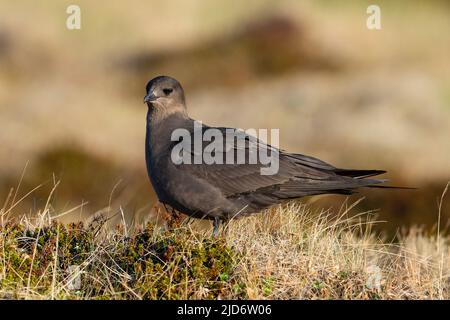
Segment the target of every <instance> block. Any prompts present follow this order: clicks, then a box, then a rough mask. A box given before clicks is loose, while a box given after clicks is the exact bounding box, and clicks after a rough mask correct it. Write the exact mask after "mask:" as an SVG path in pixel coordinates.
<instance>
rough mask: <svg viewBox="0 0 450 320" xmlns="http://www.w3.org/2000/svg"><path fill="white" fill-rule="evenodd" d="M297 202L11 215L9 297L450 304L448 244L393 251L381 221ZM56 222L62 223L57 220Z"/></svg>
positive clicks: (404, 241) (403, 245) (4, 247)
mask: <svg viewBox="0 0 450 320" xmlns="http://www.w3.org/2000/svg"><path fill="white" fill-rule="evenodd" d="M355 206H356V203H355V204H353V205H351V206H347V205H346V204H345V203H344V205H343V206H342V208H341V209H340V210H339V212H333V211H332V210H329V211H323V212H320V213H317V212H311V209H310V207H308V206H306V205H302V204H296V203H292V204H288V205H286V206H284V207H279V208H276V209H273V210H271V211H268V212H266V213H264V214H259V215H255V216H252V217H249V218H244V219H239V220H235V221H231V222H230V223H229V224H228V225H227V226H226V227H225V228H224V229H223V232H222V235H221V236H219V237H217V238H213V237H212V236H211V230H209V229H207V230H205V229H201V228H199V226H198V225H197V224H196V223H195V222H192V221H184V222H181V223H178V224H177V223H171V224H169V225H170V227H167V226H157V225H155V224H152V223H149V224H147V225H146V226H145V227H143V228H141V229H139V228H138V229H136V230H129V228H126V226H124V225H123V224H121V225H117V226H116V227H115V228H113V229H111V228H108V227H107V223H106V220H107V219H106V218H104V217H102V216H97V217H96V218H95V219H93V220H92V222H90V223H89V224H87V225H84V224H83V223H78V224H69V225H63V224H61V223H59V222H57V221H56V220H54V219H51V214H50V212H51V210H50V209H45V210H43V211H42V212H40V213H37V214H36V216H35V217H36V218H34V219H30V218H25V217H24V218H22V219H21V220H17V219H11V218H8V210H6V209H3V210H2V212H1V218H2V219H1V225H0V297H1V298H7V299H8V298H9V299H448V298H450V282H449V274H450V256H449V253H450V246H449V239H448V238H445V237H441V236H439V233H437V234H436V235H434V236H433V235H430V234H428V235H426V234H425V233H424V232H421V231H420V229H412V230H409V231H408V232H407V233H405V234H404V235H402V236H399V238H398V241H396V242H392V243H389V244H387V243H386V241H383V239H381V238H379V237H377V236H376V235H375V234H374V233H373V232H372V231H371V226H372V225H373V224H374V223H377V222H376V221H375V220H374V217H375V216H374V214H373V213H371V212H365V213H361V214H351V212H353V211H355V208H354V207H355ZM52 215H53V216H54V213H53V214H52Z"/></svg>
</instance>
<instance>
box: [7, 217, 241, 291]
mask: <svg viewBox="0 0 450 320" xmlns="http://www.w3.org/2000/svg"><path fill="white" fill-rule="evenodd" d="M0 234H1V238H0V248H1V251H0V256H1V258H0V261H1V262H2V265H0V293H2V295H3V296H4V297H8V296H9V297H11V298H50V297H51V298H56V299H83V298H91V299H137V298H138V299H192V298H199V299H200V298H204V299H217V298H219V297H227V296H231V295H233V296H236V295H237V296H241V295H242V297H245V295H244V291H243V290H241V289H240V288H242V287H243V286H241V284H240V283H238V282H237V280H236V279H235V277H234V269H235V264H236V263H235V262H236V259H238V257H237V254H236V252H235V251H234V250H233V248H232V247H230V246H228V245H227V244H226V241H225V240H224V239H223V238H221V239H213V238H208V237H206V238H205V237H203V236H202V235H200V234H195V233H193V232H192V231H190V230H189V228H186V227H179V228H176V229H172V230H170V231H168V230H166V231H162V230H155V226H154V225H151V224H149V225H148V226H147V227H146V228H145V229H143V230H140V231H137V232H136V233H135V234H134V235H133V236H130V237H128V236H125V235H124V232H123V230H122V228H117V229H116V230H115V231H114V232H111V231H108V232H107V233H105V231H104V230H102V229H101V227H100V228H96V227H93V226H87V227H85V226H84V225H83V224H82V223H79V224H70V225H68V226H65V225H62V224H59V223H56V222H53V223H51V224H50V225H48V226H45V227H34V228H25V227H24V226H23V225H20V224H11V223H8V224H6V225H4V226H3V227H0ZM78 281H79V282H78ZM231 291H233V292H231Z"/></svg>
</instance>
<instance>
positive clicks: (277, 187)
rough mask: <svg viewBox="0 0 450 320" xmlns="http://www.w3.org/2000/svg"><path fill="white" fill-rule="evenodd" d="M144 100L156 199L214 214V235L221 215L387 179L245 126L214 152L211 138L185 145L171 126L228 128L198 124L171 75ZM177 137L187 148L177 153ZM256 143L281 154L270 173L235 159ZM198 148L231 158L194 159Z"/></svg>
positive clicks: (156, 82)
mask: <svg viewBox="0 0 450 320" xmlns="http://www.w3.org/2000/svg"><path fill="white" fill-rule="evenodd" d="M144 103H147V105H148V113H147V133H146V141H145V158H146V163H147V170H148V174H149V177H150V180H151V183H152V185H153V187H154V189H155V191H156V194H157V196H158V198H159V200H160V202H162V203H163V204H165V205H168V206H170V207H171V208H173V209H175V210H177V211H179V212H182V213H184V214H187V215H189V216H192V217H195V218H207V219H212V220H214V234H217V232H218V228H219V224H220V222H221V221H227V220H229V219H231V218H236V217H242V216H246V215H249V214H252V213H257V212H260V211H261V210H263V209H266V208H268V207H271V206H273V205H276V204H279V203H282V202H284V201H287V200H291V199H296V198H300V197H304V196H311V195H318V194H351V193H352V192H353V190H354V189H356V188H359V187H375V186H376V187H383V186H377V185H378V184H380V183H383V182H386V181H387V180H378V179H368V177H371V176H375V175H379V174H382V173H385V171H382V170H354V169H340V168H336V167H334V166H332V165H330V164H328V163H325V162H323V161H321V160H319V159H316V158H313V157H310V156H305V155H302V154H298V153H288V152H286V151H283V150H280V149H277V148H274V147H272V146H270V145H268V144H265V143H264V142H262V141H260V140H258V139H256V138H255V137H253V136H250V135H247V134H244V133H242V132H241V133H240V134H238V139H239V138H240V139H242V140H243V142H244V144H242V143H238V142H237V140H232V143H231V144H230V143H229V141H228V140H227V142H223V144H221V146H223V147H221V148H215V149H214V150H210V149H208V148H207V146H208V144H209V143H210V142H209V141H206V142H205V141H202V142H201V145H200V148H199V149H196V146H195V145H194V142H193V141H194V140H195V139H192V140H191V141H190V142H189V141H188V143H186V141H182V140H186V139H184V138H183V139H181V138H180V137H179V136H178V135H175V139H174V132H178V133H179V132H183V133H189V135H191V136H192V137H193V136H194V135H195V134H196V133H197V134H198V133H200V134H202V135H203V134H205V133H206V132H207V131H208V130H211V129H215V131H214V133H215V134H217V133H222V134H224V136H226V134H229V132H230V130H231V128H221V127H219V128H213V127H209V126H206V125H203V126H201V127H200V128H199V127H198V125H197V126H196V124H195V120H193V119H191V118H189V116H188V113H187V110H186V103H185V96H184V91H183V88H182V87H181V85H180V83H179V82H178V81H177V80H175V79H173V78H170V77H166V76H160V77H156V78H154V79H152V80H150V81H149V82H148V84H147V87H146V95H145V98H144ZM177 129H178V131H177ZM180 129H181V131H180ZM227 130H228V131H227ZM231 131H233V130H231ZM180 143H183V146H184V147H183V148H182V151H180V150H179V147H180ZM174 148H177V149H176V152H174V151H175V149H174ZM197 148H198V146H197ZM258 148H260V149H265V150H266V151H267V152H268V154H270V155H271V156H273V157H274V159H276V158H277V159H278V171H277V172H276V173H275V174H262V171H261V169H263V168H267V167H268V165H267V164H262V163H253V164H250V163H240V164H239V163H236V161H237V156H236V155H237V154H238V152H239V151H241V152H242V151H243V152H244V154H245V157H246V158H245V159H248V158H249V157H250V155H251V154H252V152H255V150H259V149H258ZM198 152H200V153H203V154H204V155H205V154H207V153H208V152H209V156H213V157H216V159H222V160H226V159H233V160H234V161H233V163H230V164H226V163H225V162H226V161H222V162H223V164H222V163H212V164H206V163H200V164H194V161H195V160H193V159H194V158H195V156H196V155H198ZM275 157H276V158H275ZM180 159H190V160H191V161H184V162H183V161H180ZM189 162H190V163H189ZM217 162H220V161H217Z"/></svg>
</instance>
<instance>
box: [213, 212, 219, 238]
mask: <svg viewBox="0 0 450 320" xmlns="http://www.w3.org/2000/svg"><path fill="white" fill-rule="evenodd" d="M220 222H221V220H220V218H218V217H215V218H214V222H213V226H214V228H213V237H214V238H217V237H218V235H219V228H220Z"/></svg>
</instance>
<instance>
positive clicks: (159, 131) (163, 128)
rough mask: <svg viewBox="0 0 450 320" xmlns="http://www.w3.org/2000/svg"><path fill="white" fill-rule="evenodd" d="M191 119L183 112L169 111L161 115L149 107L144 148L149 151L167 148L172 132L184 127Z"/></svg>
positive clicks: (153, 151) (170, 142)
mask: <svg viewBox="0 0 450 320" xmlns="http://www.w3.org/2000/svg"><path fill="white" fill-rule="evenodd" d="M190 121H192V120H191V119H190V118H189V117H188V115H187V112H186V109H184V112H171V113H166V114H164V115H162V114H161V113H159V112H158V110H156V109H149V110H148V113H147V132H146V148H148V151H149V152H150V153H152V154H153V153H155V152H156V153H158V151H159V150H164V149H166V148H168V147H169V146H170V145H171V144H172V141H171V136H172V132H173V131H174V130H176V129H178V128H184V127H185V126H186V125H187V123H189V122H190Z"/></svg>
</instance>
